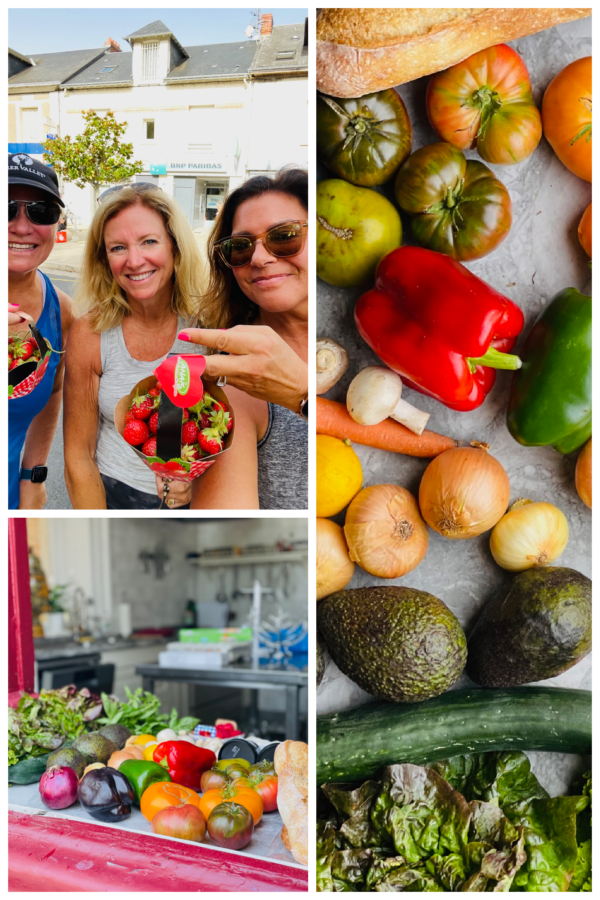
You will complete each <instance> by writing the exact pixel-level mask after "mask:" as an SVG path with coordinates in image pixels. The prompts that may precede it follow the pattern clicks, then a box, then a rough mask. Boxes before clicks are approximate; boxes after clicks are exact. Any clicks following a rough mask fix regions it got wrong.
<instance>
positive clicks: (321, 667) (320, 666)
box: [317, 635, 325, 687]
mask: <svg viewBox="0 0 600 900" xmlns="http://www.w3.org/2000/svg"><path fill="white" fill-rule="evenodd" d="M324 674H325V660H324V659H323V641H322V640H321V638H320V636H319V635H317V687H320V685H321V682H322V681H323V675H324Z"/></svg>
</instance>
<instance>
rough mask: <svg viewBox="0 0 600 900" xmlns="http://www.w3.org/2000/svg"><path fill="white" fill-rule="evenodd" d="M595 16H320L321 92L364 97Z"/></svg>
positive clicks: (522, 12)
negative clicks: (483, 51)
mask: <svg viewBox="0 0 600 900" xmlns="http://www.w3.org/2000/svg"><path fill="white" fill-rule="evenodd" d="M591 13H592V10H591V9H580V8H572V9H553V8H540V9H531V8H528V9H516V8H504V9H503V8H495V9H493V8H479V9H436V8H434V7H429V8H428V9H406V8H390V9H368V8H366V9H333V8H332V9H321V11H320V13H319V15H318V18H317V89H318V90H319V91H321V92H322V93H324V94H331V95H332V96H334V97H362V96H363V95H364V94H370V93H373V92H374V91H382V90H384V89H385V88H389V87H393V86H394V85H397V84H404V83H405V82H407V81H414V79H415V78H422V77H423V76H424V75H431V74H432V73H433V72H440V71H442V70H443V69H447V68H448V67H449V66H453V65H455V64H456V63H459V62H460V61H461V60H463V59H466V58H467V57H468V56H471V54H473V53H476V52H477V51H479V50H485V49H486V47H492V46H494V44H502V43H506V42H507V41H513V40H516V39H517V38H520V37H524V36H525V35H528V34H534V33H535V32H536V31H543V30H544V29H546V28H551V27H552V26H554V25H560V24H562V23H563V22H571V21H573V20H574V19H583V18H585V17H586V16H590V15H591Z"/></svg>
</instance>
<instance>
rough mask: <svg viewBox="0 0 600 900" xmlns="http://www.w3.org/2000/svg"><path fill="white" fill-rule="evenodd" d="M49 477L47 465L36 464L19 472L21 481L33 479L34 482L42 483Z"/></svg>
mask: <svg viewBox="0 0 600 900" xmlns="http://www.w3.org/2000/svg"><path fill="white" fill-rule="evenodd" d="M47 477H48V468H47V466H34V467H33V469H21V471H20V473H19V481H31V482H32V483H33V484H42V482H44V481H45V480H46V478H47Z"/></svg>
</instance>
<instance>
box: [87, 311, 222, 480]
mask: <svg viewBox="0 0 600 900" xmlns="http://www.w3.org/2000/svg"><path fill="white" fill-rule="evenodd" d="M186 324H187V323H186V322H185V320H184V319H182V318H181V316H180V317H179V319H178V322H177V334H179V332H180V331H181V330H182V329H183V328H185V327H186ZM203 350H204V348H203V347H200V346H198V345H197V344H191V343H189V342H188V341H180V340H177V338H176V339H175V341H174V343H173V346H172V348H171V352H173V353H186V354H189V353H202V351H203ZM100 357H101V362H102V376H101V378H100V387H99V389H98V438H97V441H96V463H97V465H98V469H99V470H100V472H101V473H102V475H108V476H109V477H110V478H116V479H117V480H118V481H122V482H124V484H128V485H129V486H130V487H133V488H136V490H138V491H144V492H145V493H147V494H153V495H156V478H155V477H154V474H153V472H152V471H151V470H150V469H149V468H148V467H147V466H145V465H144V463H143V462H142V461H141V460H140V459H138V458H137V456H136V455H135V453H133V452H132V451H131V450H130V449H129V448H128V447H127V445H126V444H125V442H124V441H123V438H122V437H120V436H119V434H118V432H117V429H116V428H115V422H114V414H115V406H116V405H117V403H118V402H119V400H120V399H121V397H124V396H125V395H126V394H128V393H129V391H131V390H132V389H133V388H134V387H135V386H136V384H137V383H138V381H141V380H142V379H143V378H147V377H148V375H152V371H153V370H154V369H155V368H156V367H157V366H158V364H159V363H160V362H161V360H162V359H164V357H160V358H159V359H155V360H153V361H146V360H144V361H141V360H139V359H134V358H133V357H132V356H131V355H130V353H129V350H128V349H127V345H126V344H125V338H124V337H123V328H122V327H121V325H118V326H117V327H116V328H111V329H110V331H103V332H102V334H101V336H100Z"/></svg>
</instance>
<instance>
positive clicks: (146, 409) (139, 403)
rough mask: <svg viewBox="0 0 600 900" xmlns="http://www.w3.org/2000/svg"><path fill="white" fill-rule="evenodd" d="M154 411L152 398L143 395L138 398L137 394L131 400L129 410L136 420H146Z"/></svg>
mask: <svg viewBox="0 0 600 900" xmlns="http://www.w3.org/2000/svg"><path fill="white" fill-rule="evenodd" d="M153 409H154V397H148V396H147V395H146V394H144V396H143V397H139V396H138V395H137V394H136V395H135V397H134V398H133V403H132V406H131V410H132V412H133V414H134V416H135V417H136V419H147V418H148V417H149V416H150V415H151V413H152V410H153Z"/></svg>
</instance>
